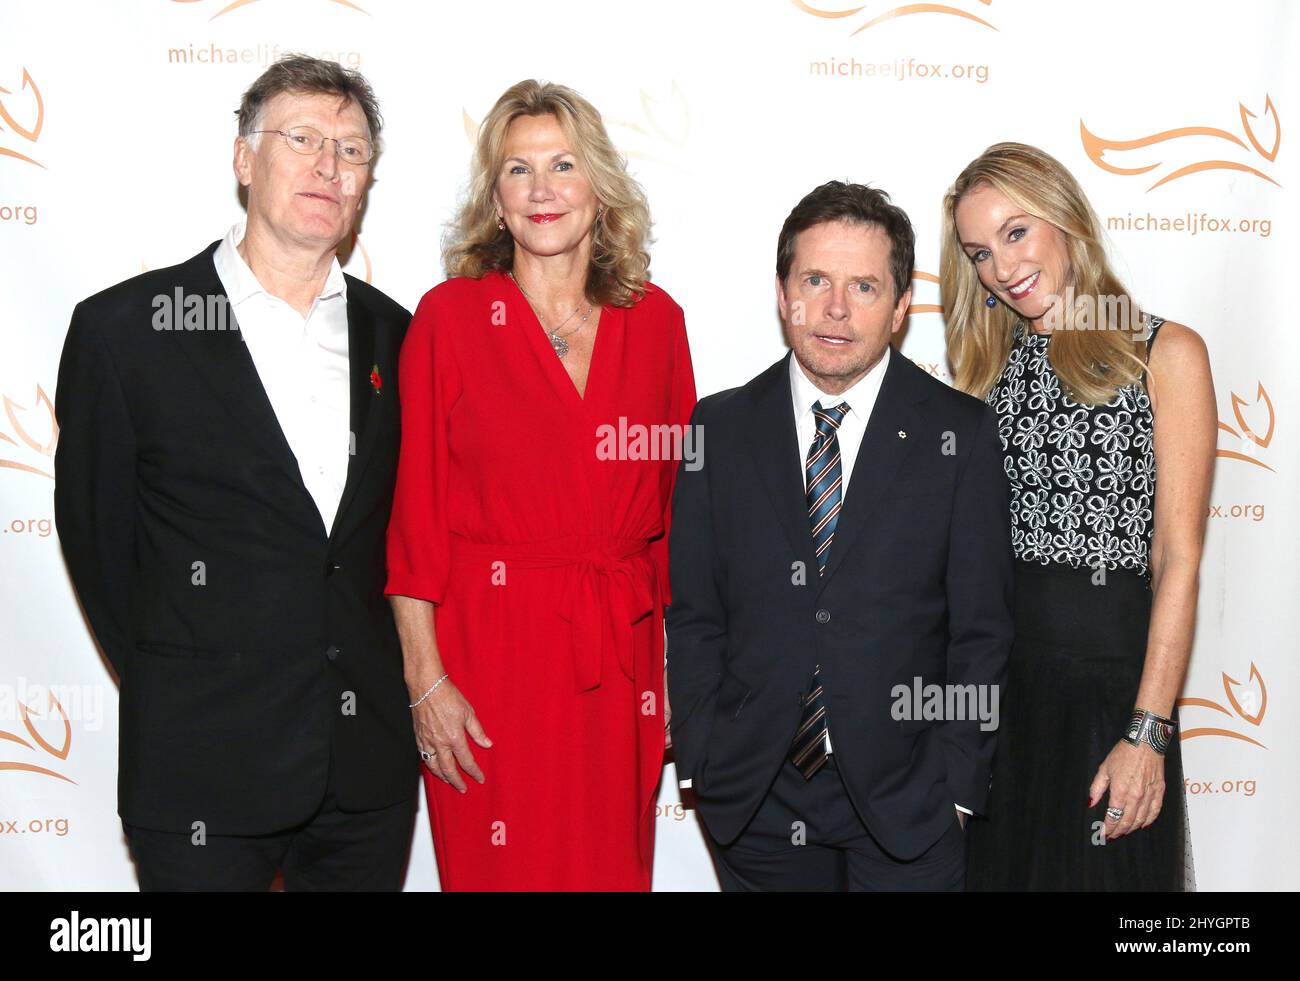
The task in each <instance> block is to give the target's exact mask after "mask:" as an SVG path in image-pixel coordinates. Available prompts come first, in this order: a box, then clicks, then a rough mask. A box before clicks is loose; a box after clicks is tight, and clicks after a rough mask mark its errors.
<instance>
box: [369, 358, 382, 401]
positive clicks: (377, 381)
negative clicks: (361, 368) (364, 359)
mask: <svg viewBox="0 0 1300 981" xmlns="http://www.w3.org/2000/svg"><path fill="white" fill-rule="evenodd" d="M370 387H371V388H373V389H374V390H375V394H376V395H383V394H384V380H383V378H381V377H380V376H379V365H373V366H371V368H370Z"/></svg>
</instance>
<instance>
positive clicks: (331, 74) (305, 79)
mask: <svg viewBox="0 0 1300 981" xmlns="http://www.w3.org/2000/svg"><path fill="white" fill-rule="evenodd" d="M285 92H294V93H299V94H302V95H317V94H319V95H337V96H338V97H339V98H340V100H343V101H347V100H351V101H353V102H355V103H356V104H357V105H359V106H360V107H361V111H362V112H363V113H365V116H366V126H367V128H369V130H370V142H371V143H372V144H374V147H375V150H376V151H378V149H379V131H380V129H382V128H383V125H384V117H383V116H381V115H380V114H379V102H378V100H377V99H375V93H374V90H373V89H372V88H371V87H370V83H369V82H368V81H366V77H365V76H364V75H362V74H361V73H360V72H358V71H353V70H352V69H351V68H344V67H343V66H342V65H340V64H339V63H338V62H336V61H325V60H324V59H321V58H312V57H310V56H308V55H302V54H287V55H285V56H284V57H283V58H281V59H280V60H279V61H277V62H276V63H275V64H274V65H272V66H271V67H270V68H268V69H267V70H266V71H264V72H262V74H261V75H260V76H258V79H257V81H255V82H254V83H253V84H252V85H250V86H249V87H248V91H247V92H245V93H244V96H243V98H242V99H240V101H239V108H238V109H236V110H235V115H236V116H237V117H238V118H239V135H240V136H242V137H243V138H244V139H246V140H248V141H249V143H250V144H252V146H253V147H254V149H256V147H257V144H258V142H259V138H258V137H257V136H256V135H255V134H256V132H257V130H259V129H260V128H261V126H262V113H263V112H265V111H266V106H267V103H269V102H270V101H271V100H272V99H274V98H275V97H276V96H277V95H281V94H283V93H285Z"/></svg>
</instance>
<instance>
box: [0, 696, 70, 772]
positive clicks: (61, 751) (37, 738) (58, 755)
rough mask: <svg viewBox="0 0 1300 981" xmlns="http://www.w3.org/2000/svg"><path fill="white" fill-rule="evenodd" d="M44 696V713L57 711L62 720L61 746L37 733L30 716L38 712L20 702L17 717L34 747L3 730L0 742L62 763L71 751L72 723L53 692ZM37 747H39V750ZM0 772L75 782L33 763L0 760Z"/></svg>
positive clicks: (0, 734)
mask: <svg viewBox="0 0 1300 981" xmlns="http://www.w3.org/2000/svg"><path fill="white" fill-rule="evenodd" d="M45 694H46V697H47V699H48V705H47V706H46V712H47V713H48V712H50V711H57V712H58V714H59V718H60V719H62V720H63V745H62V746H55V745H54V744H53V743H51V742H49V741H48V740H46V739H45V737H43V736H42V735H41V734H40V732H38V731H37V729H36V726H35V725H34V724H33V723H32V719H31V714H32V713H33V712H38V711H39V710H37V709H33V708H31V707H30V706H29V705H27V703H26V702H23V701H21V700H20V701H19V702H18V703H17V704H18V715H19V717H20V718H21V719H22V722H23V727H24V728H25V729H26V730H27V735H29V736H31V738H32V742H34V743H35V744H36V745H35V746H33V745H32V743H30V742H28V741H27V740H26V739H24V738H23V737H22V736H19V735H15V734H14V733H12V732H5V731H4V730H3V729H0V742H11V743H17V744H18V745H19V746H25V747H26V748H27V749H30V750H31V751H32V752H40V751H43V752H45V753H46V754H47V755H49V756H52V757H54V758H55V759H57V760H59V761H60V762H62V761H64V760H66V759H67V758H68V753H69V751H70V750H71V749H72V722H71V721H70V720H69V719H68V713H67V712H65V711H64V710H63V705H62V703H60V702H59V700H58V699H57V698H55V697H54V692H52V691H47V692H46V693H45ZM37 747H39V750H38V748H37ZM0 770H19V771H22V772H23V773H39V774H40V775H41V776H45V777H54V778H55V779H56V780H64V781H66V782H67V783H71V784H75V783H76V782H77V781H75V780H73V779H71V778H69V777H65V776H64V775H63V774H62V773H57V772H55V771H54V770H51V769H49V768H48V767H44V766H38V765H36V764H35V763H16V762H12V761H7V760H0Z"/></svg>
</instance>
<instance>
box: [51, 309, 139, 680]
mask: <svg viewBox="0 0 1300 981" xmlns="http://www.w3.org/2000/svg"><path fill="white" fill-rule="evenodd" d="M97 326H98V325H97V323H96V321H95V319H94V316H93V315H92V314H91V313H90V312H89V311H88V310H87V309H86V305H85V304H84V303H80V304H78V305H77V308H76V309H75V310H74V311H73V314H72V323H71V325H70V326H69V327H68V336H67V338H66V340H65V341H64V344H63V357H62V359H61V360H60V362H59V378H58V382H57V388H56V391H55V396H54V399H55V416H56V418H57V420H58V424H59V443H58V449H57V450H56V451H55V454H54V480H55V484H54V521H55V526H56V527H57V528H58V533H59V542H60V544H61V546H62V548H63V555H64V559H65V560H66V562H67V565H68V574H69V575H70V576H71V578H72V585H73V587H74V588H75V589H76V591H77V596H78V598H79V599H80V600H81V606H82V609H83V610H84V611H85V614H86V619H87V620H88V621H89V623H90V628H91V630H92V631H94V634H95V639H96V641H97V642H98V643H99V646H100V647H101V648H102V649H103V651H104V654H105V656H106V657H107V658H108V660H109V663H111V664H112V665H113V670H114V671H116V672H117V674H118V677H121V676H122V674H123V668H124V666H125V664H126V662H127V656H128V652H129V651H130V650H131V648H132V646H133V643H134V638H133V637H132V628H131V592H132V570H133V568H134V561H133V560H134V549H135V511H136V508H135V505H136V437H135V431H134V428H133V426H132V422H131V414H130V411H129V408H128V405H127V401H126V395H125V392H124V390H123V387H122V383H121V379H120V378H119V376H118V372H117V366H116V365H115V363H114V361H113V358H112V357H111V356H110V354H109V351H108V349H107V346H106V345H105V343H104V340H103V337H102V335H101V333H100V331H99V330H98V329H97Z"/></svg>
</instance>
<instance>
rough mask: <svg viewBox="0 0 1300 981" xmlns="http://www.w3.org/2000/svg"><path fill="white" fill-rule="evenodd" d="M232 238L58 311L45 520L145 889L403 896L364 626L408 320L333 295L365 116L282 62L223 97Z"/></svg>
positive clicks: (401, 823)
mask: <svg viewBox="0 0 1300 981" xmlns="http://www.w3.org/2000/svg"><path fill="white" fill-rule="evenodd" d="M238 116H239V135H238V137H237V138H236V140H235V148H234V170H235V174H236V176H237V178H238V180H239V184H240V185H241V188H242V189H243V190H244V192H245V193H246V195H247V211H248V214H247V220H246V221H244V222H240V223H239V224H237V225H235V226H234V227H233V228H232V229H231V230H230V231H229V233H228V234H227V235H226V236H225V238H224V239H222V240H221V241H220V242H214V243H213V244H212V245H210V246H208V247H207V248H206V249H204V250H203V251H202V252H201V253H199V254H198V255H197V256H195V257H194V258H193V259H190V260H189V261H187V262H184V263H182V264H180V265H178V266H172V267H170V268H167V269H160V270H156V271H154V272H149V273H146V274H144V275H143V276H137V277H135V278H134V279H131V280H128V281H126V282H124V283H120V284H118V285H117V286H114V287H112V288H110V289H108V290H105V291H104V292H102V293H99V294H98V295H96V296H93V297H91V298H90V299H87V300H84V301H83V302H81V303H80V304H78V306H77V308H76V310H75V311H74V313H73V316H72V324H71V326H70V328H69V330H68V336H67V340H66V342H65V346H64V350H63V359H62V362H61V364H60V367H59V381H58V393H57V397H56V408H57V414H58V419H59V424H60V427H61V437H60V441H59V448H58V452H57V455H56V457H55V470H56V478H57V485H56V488H55V516H56V521H57V523H58V530H59V535H60V538H61V541H62V545H63V550H64V555H65V557H66V560H67V564H68V570H69V573H70V575H71V578H72V581H73V584H74V585H75V587H76V589H77V593H78V595H79V597H80V599H81V602H82V606H83V608H84V610H85V615H86V618H87V620H88V622H89V625H90V627H91V628H92V630H93V631H94V634H95V638H96V640H97V641H98V643H99V646H100V647H101V648H102V649H103V652H104V654H105V656H106V657H107V658H108V660H109V662H110V663H111V664H112V666H113V669H114V671H115V672H116V674H117V676H118V678H119V680H120V685H121V702H120V753H119V773H118V811H119V813H120V815H121V817H122V823H123V826H124V828H125V831H126V836H127V839H128V841H129V843H130V848H131V852H132V854H133V856H134V858H135V861H136V865H137V870H138V874H139V880H140V886H141V888H142V889H145V890H154V889H164V890H265V889H268V888H270V886H271V885H272V883H273V881H274V879H275V876H276V873H277V871H279V872H281V873H282V874H283V882H284V887H285V888H286V889H287V890H291V891H292V890H342V889H367V890H395V889H398V888H400V886H401V883H402V878H403V875H404V871H405V862H406V853H407V848H408V845H409V842H410V835H411V830H412V826H413V819H414V807H415V791H416V779H417V774H418V765H419V758H418V755H417V751H416V747H415V742H414V735H413V732H412V728H411V721H410V713H409V710H408V705H407V698H406V687H405V685H404V683H403V679H402V659H401V653H400V648H399V646H398V641H397V634H396V629H395V627H394V624H393V620H392V615H391V613H390V612H389V606H388V604H387V603H386V602H384V598H383V586H384V536H385V530H386V527H387V524H388V516H389V511H390V508H391V504H392V491H393V482H394V476H395V470H396V463H397V449H398V443H399V422H400V417H399V413H398V400H397V394H398V393H397V381H398V379H397V359H398V351H399V348H400V346H401V341H402V336H403V334H404V332H405V330H406V326H407V323H408V322H409V320H410V315H409V314H408V313H407V311H406V310H404V309H403V308H402V307H401V306H399V305H398V304H396V303H395V302H393V301H392V300H391V299H389V298H388V297H387V296H385V295H384V294H383V293H380V292H379V291H378V290H376V289H374V288H373V287H371V286H369V285H367V284H366V283H363V282H360V281H359V280H357V279H354V278H352V277H351V276H348V275H346V274H345V273H343V271H342V269H341V268H340V266H339V262H338V259H337V257H336V250H337V249H338V247H339V246H340V244H341V243H344V242H346V241H348V240H350V238H351V236H352V233H353V228H354V226H355V224H356V222H357V217H358V214H359V210H360V205H361V201H362V196H363V195H364V193H365V190H366V187H367V185H368V184H369V181H370V177H371V174H370V171H371V167H372V163H373V159H374V152H375V144H376V142H377V140H378V138H379V130H380V126H381V118H380V114H379V109H378V105H377V103H376V101H375V97H374V93H373V92H372V91H371V89H370V86H369V84H368V83H367V82H366V80H365V79H364V78H363V77H362V76H361V75H359V74H357V73H356V72H353V71H348V70H345V69H343V68H341V67H340V66H339V65H337V64H335V63H333V62H328V61H320V60H317V59H314V58H306V57H301V56H289V57H287V58H285V59H283V60H281V61H280V62H278V63H276V64H275V65H273V66H272V67H271V68H270V69H268V70H267V71H266V72H265V73H264V74H263V75H262V76H261V77H260V78H259V79H257V81H256V82H254V83H253V85H252V87H251V88H249V90H248V91H247V92H246V93H245V94H244V97H243V100H242V103H241V105H240V107H239V111H238Z"/></svg>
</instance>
